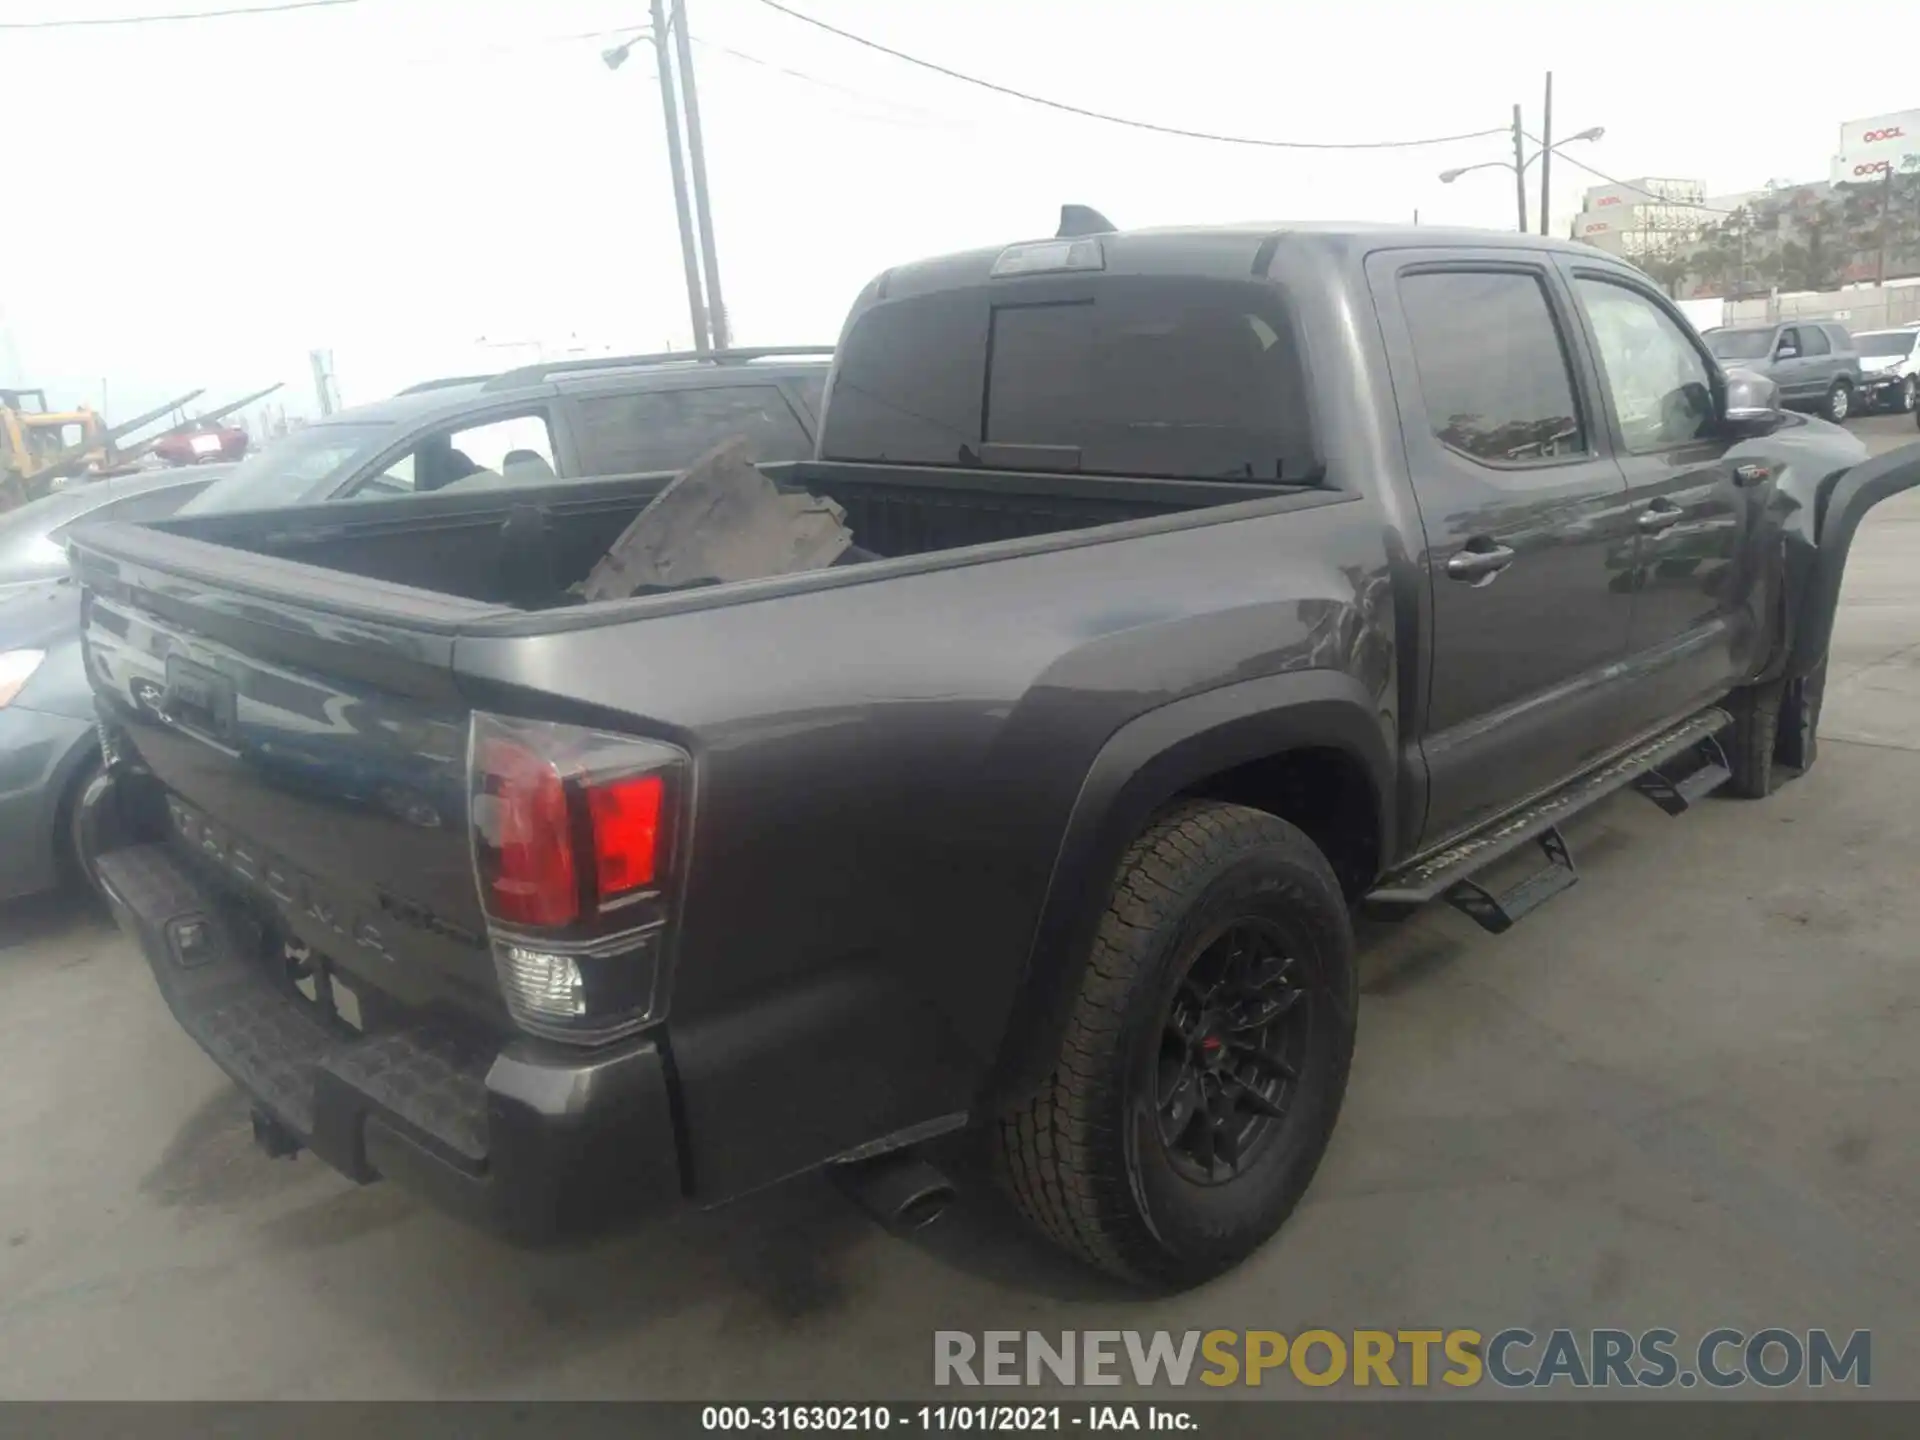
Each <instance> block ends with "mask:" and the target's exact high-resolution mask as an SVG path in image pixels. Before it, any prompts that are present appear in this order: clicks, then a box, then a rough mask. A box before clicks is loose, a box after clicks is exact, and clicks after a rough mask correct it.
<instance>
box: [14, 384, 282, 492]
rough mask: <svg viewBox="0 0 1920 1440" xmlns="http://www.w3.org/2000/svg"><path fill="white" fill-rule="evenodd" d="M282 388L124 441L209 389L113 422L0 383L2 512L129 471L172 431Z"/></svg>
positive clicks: (203, 422)
mask: <svg viewBox="0 0 1920 1440" xmlns="http://www.w3.org/2000/svg"><path fill="white" fill-rule="evenodd" d="M279 388H280V387H279V386H278V385H273V386H269V387H268V388H267V389H265V390H261V391H257V392H256V393H254V394H252V395H248V396H246V397H244V398H242V399H239V400H236V401H234V402H233V403H232V404H230V405H223V406H221V407H220V408H219V409H218V410H215V411H212V412H210V413H208V414H205V415H196V416H195V417H193V418H192V419H191V420H183V421H181V422H180V423H178V424H176V425H173V426H170V427H169V428H167V429H165V430H162V431H159V432H158V433H156V434H153V435H149V436H148V437H147V438H146V439H144V440H138V441H135V442H133V443H132V444H122V443H121V442H122V441H124V440H125V439H126V438H127V436H129V435H131V434H132V433H133V432H134V431H136V430H141V429H144V428H145V427H146V426H148V425H151V424H152V423H153V422H154V421H156V420H158V419H161V418H162V417H164V416H166V415H168V414H171V413H172V412H174V411H176V410H179V409H180V408H181V407H182V406H184V405H187V404H190V403H191V402H192V401H194V400H197V399H199V398H200V396H202V395H204V394H205V393H206V391H205V390H194V391H190V392H189V393H187V394H185V395H182V396H180V397H179V398H178V399H176V400H169V401H168V402H167V403H166V404H164V405H156V406H155V407H154V408H153V409H151V410H149V411H147V412H146V413H144V414H141V415H136V416H135V417H134V418H133V419H131V420H127V421H124V422H123V423H121V424H119V425H108V424H107V422H106V418H105V417H104V416H102V415H101V414H100V413H99V412H98V411H96V410H90V409H88V408H86V407H85V406H81V407H80V408H79V409H77V410H49V409H47V397H46V392H45V391H42V390H29V389H4V388H0V511H4V510H10V509H12V508H13V507H14V506H16V505H24V504H25V503H26V502H27V501H29V500H37V499H39V498H40V497H41V496H42V495H45V494H46V493H47V492H48V491H49V490H51V489H52V488H53V487H54V485H55V484H56V483H58V482H61V481H65V480H70V479H74V478H76V477H85V478H98V477H99V476H103V475H119V474H124V473H126V472H127V471H128V470H131V469H133V468H134V463H135V462H136V461H137V460H139V458H140V457H141V456H142V455H144V454H146V453H147V452H148V451H149V450H151V449H152V448H153V447H154V446H155V445H156V444H157V443H159V442H160V441H162V440H164V439H166V438H167V437H168V436H170V435H176V434H181V433H184V432H186V431H188V430H192V429H195V428H196V427H200V426H204V425H208V424H211V423H213V422H215V421H217V420H219V419H221V418H222V417H224V416H227V415H230V414H232V413H233V412H234V411H236V410H238V409H240V408H241V407H242V406H246V405H251V404H252V403H253V402H254V401H256V400H258V399H260V398H261V397H262V396H264V395H271V394H272V393H273V392H274V391H275V390H278V389H279Z"/></svg>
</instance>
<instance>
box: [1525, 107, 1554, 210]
mask: <svg viewBox="0 0 1920 1440" xmlns="http://www.w3.org/2000/svg"><path fill="white" fill-rule="evenodd" d="M1552 171H1553V72H1552V71H1551V70H1549V71H1547V100H1546V106H1545V108H1544V109H1542V110H1541V112H1540V233H1541V234H1542V235H1545V234H1546V233H1547V209H1548V206H1549V205H1550V203H1551V201H1550V199H1549V191H1548V187H1547V179H1548V176H1549V175H1550V174H1551V173H1552ZM1525 228H1526V227H1525V226H1524V225H1523V226H1521V229H1523V230H1524V229H1525Z"/></svg>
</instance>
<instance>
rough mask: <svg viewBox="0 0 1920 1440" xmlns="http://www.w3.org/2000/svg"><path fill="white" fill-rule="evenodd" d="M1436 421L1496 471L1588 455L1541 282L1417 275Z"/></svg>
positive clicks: (1403, 296)
mask: <svg viewBox="0 0 1920 1440" xmlns="http://www.w3.org/2000/svg"><path fill="white" fill-rule="evenodd" d="M1400 302H1401V307H1402V308H1403V309H1404V310H1405V312H1406V317H1407V328H1408V330H1409V331H1411V332H1412V336H1413V355H1414V360H1415V362H1416V363H1417V364H1418V366H1419V370H1420V392H1421V395H1422V396H1423V398H1424V399H1425V401H1426V407H1427V421H1428V423H1429V424H1430V425H1432V427H1433V433H1434V434H1435V435H1436V436H1438V437H1439V439H1440V440H1441V441H1442V442H1443V443H1445V444H1446V445H1447V446H1449V447H1450V448H1452V449H1454V450H1458V451H1459V452H1460V453H1461V454H1463V455H1468V456H1471V457H1472V458H1473V459H1475V460H1479V461H1483V462H1486V463H1489V464H1495V465H1537V464H1540V463H1541V462H1543V461H1548V460H1557V459H1561V458H1564V457H1566V456H1569V455H1581V454H1584V453H1586V450H1587V436H1586V430H1585V427H1584V426H1583V425H1582V424H1581V421H1580V411H1579V407H1578V406H1577V405H1576V404H1575V403H1574V398H1573V393H1574V392H1573V376H1572V372H1571V371H1570V369H1569V368H1568V365H1567V353H1566V347H1565V346H1564V345H1563V344H1562V343H1561V339H1560V329H1559V326H1558V325H1557V324H1556V323H1555V322H1554V318H1553V311H1552V309H1551V308H1550V307H1549V305H1548V303H1547V292H1546V289H1545V287H1544V286H1543V285H1542V283H1541V279H1540V277H1539V276H1538V275H1532V274H1521V273H1517V272H1514V271H1493V270H1459V271H1452V270H1445V271H1425V272H1421V273H1418V274H1413V275H1408V276H1405V277H1404V278H1402V280H1401V282H1400Z"/></svg>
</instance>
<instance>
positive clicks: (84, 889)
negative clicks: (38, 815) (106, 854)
mask: <svg viewBox="0 0 1920 1440" xmlns="http://www.w3.org/2000/svg"><path fill="white" fill-rule="evenodd" d="M102 773H103V771H102V769H101V766H100V760H99V757H98V756H95V757H94V758H93V759H90V760H88V761H87V762H86V763H85V764H83V765H82V766H81V767H80V771H79V773H78V774H77V775H75V776H74V777H73V779H72V780H71V781H70V782H68V785H67V793H66V797H65V798H64V799H62V800H61V802H60V811H59V816H58V818H57V819H56V820H55V822H54V824H55V830H54V837H53V839H54V844H55V846H56V847H57V857H58V859H59V863H60V873H61V878H62V880H63V881H64V882H65V883H66V885H67V887H68V888H69V889H71V890H72V891H73V892H74V893H75V894H77V895H85V896H86V897H88V898H89V899H91V900H93V901H95V902H97V903H99V904H102V905H104V904H105V903H106V900H107V894H106V891H104V890H102V889H101V888H100V876H99V874H98V872H96V871H95V869H94V865H93V850H94V840H93V837H92V836H91V835H90V834H89V831H88V827H87V825H86V824H85V823H84V822H85V814H84V809H83V807H82V805H81V801H82V800H84V799H85V798H86V794H87V788H88V787H89V786H90V785H92V784H93V783H94V781H96V780H98V779H99V778H100V776H101V774H102Z"/></svg>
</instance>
